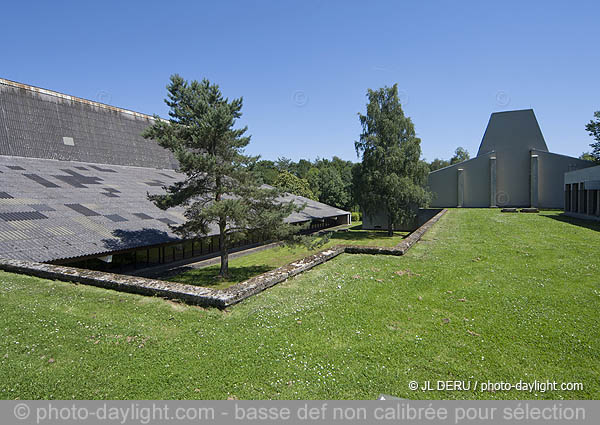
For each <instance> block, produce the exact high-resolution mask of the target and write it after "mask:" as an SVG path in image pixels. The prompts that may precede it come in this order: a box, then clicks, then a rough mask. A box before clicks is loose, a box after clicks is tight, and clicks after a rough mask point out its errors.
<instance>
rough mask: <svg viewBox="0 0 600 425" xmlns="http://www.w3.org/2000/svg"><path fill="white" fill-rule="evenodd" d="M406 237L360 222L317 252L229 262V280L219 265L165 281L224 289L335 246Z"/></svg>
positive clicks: (298, 250) (279, 250)
mask: <svg viewBox="0 0 600 425" xmlns="http://www.w3.org/2000/svg"><path fill="white" fill-rule="evenodd" d="M407 234H408V232H395V233H394V236H391V237H390V236H387V234H386V232H382V231H369V230H362V229H361V223H360V222H358V223H356V224H355V225H354V226H353V227H351V228H350V229H349V230H348V231H347V232H335V233H333V234H331V235H330V238H329V241H328V242H327V243H325V244H323V245H322V246H321V247H320V248H318V249H315V250H309V249H308V248H305V247H294V248H291V247H276V248H271V249H266V250H264V251H258V252H255V253H253V254H248V255H246V256H244V257H238V258H233V259H231V260H230V261H229V273H230V277H229V279H227V280H223V279H219V278H218V274H219V268H220V266H219V265H214V266H208V267H203V268H201V269H191V270H187V271H185V272H183V273H181V274H178V275H176V276H171V277H168V278H167V279H166V280H169V281H172V282H181V283H187V284H189V285H198V286H206V287H209V288H215V289H223V288H227V287H228V286H231V285H234V284H236V283H239V282H243V281H245V280H247V279H250V278H251V277H253V276H258V275H259V274H262V273H265V272H268V271H271V270H274V269H276V268H278V267H281V266H284V265H286V264H288V263H291V262H292V261H295V260H298V259H300V258H304V257H306V256H307V255H310V254H314V253H316V252H318V251H319V250H322V249H326V248H328V247H330V246H333V245H340V244H345V245H368V246H395V245H398V244H399V243H400V242H402V239H404V238H405V237H406V235H407Z"/></svg>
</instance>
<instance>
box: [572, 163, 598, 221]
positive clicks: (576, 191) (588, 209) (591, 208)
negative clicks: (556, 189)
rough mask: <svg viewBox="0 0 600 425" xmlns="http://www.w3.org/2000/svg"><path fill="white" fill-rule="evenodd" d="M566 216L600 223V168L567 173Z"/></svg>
mask: <svg viewBox="0 0 600 425" xmlns="http://www.w3.org/2000/svg"><path fill="white" fill-rule="evenodd" d="M564 196H565V208H564V212H565V214H566V215H568V216H571V217H577V218H583V219H587V220H598V221H600V166H596V167H591V168H586V169H583V170H577V171H571V172H568V173H565V183H564Z"/></svg>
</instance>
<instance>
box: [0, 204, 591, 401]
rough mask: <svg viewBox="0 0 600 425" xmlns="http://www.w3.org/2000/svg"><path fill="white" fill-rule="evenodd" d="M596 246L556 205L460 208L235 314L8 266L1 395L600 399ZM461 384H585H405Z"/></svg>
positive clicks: (1, 308)
mask: <svg viewBox="0 0 600 425" xmlns="http://www.w3.org/2000/svg"><path fill="white" fill-rule="evenodd" d="M598 252H600V226H598V225H594V226H592V225H590V226H587V227H586V226H583V225H576V224H572V223H570V222H565V221H562V220H560V219H558V216H557V213H556V212H543V213H542V214H539V215H538V214H503V213H500V212H499V211H498V210H492V209H490V210H487V209H482V210H473V209H457V210H450V211H449V213H448V214H446V215H445V216H444V217H443V218H442V219H441V220H440V221H439V222H438V223H437V224H436V225H435V226H433V228H432V229H431V230H430V231H429V232H428V233H427V234H426V235H425V236H424V239H423V241H421V242H420V243H418V244H416V245H415V247H413V248H412V249H411V250H410V251H409V252H408V254H407V255H405V256H403V257H393V256H368V255H349V254H344V255H341V256H339V257H337V258H335V259H334V260H332V261H329V262H327V263H325V264H323V265H321V266H319V267H316V268H315V269H313V270H311V271H309V272H306V273H304V274H302V275H300V276H297V277H296V278H293V279H290V280H288V281H286V282H284V283H282V284H279V285H277V286H276V287H273V288H271V289H269V290H267V291H265V292H263V293H261V294H259V295H257V296H255V297H252V298H250V299H248V300H246V301H244V302H243V303H241V304H239V305H236V306H234V307H232V308H230V309H229V310H228V311H219V310H216V309H206V310H205V309H201V308H197V307H191V306H186V305H182V304H177V303H172V302H167V301H164V300H161V299H158V298H150V297H144V296H138V295H132V294H124V293H119V292H115V291H111V290H104V289H100V288H95V287H89V286H85V285H75V284H70V283H63V282H53V281H48V280H43V279H38V278H34V277H26V276H19V275H14V274H8V273H0V315H1V317H2V326H0V376H2V379H1V380H0V391H1V397H2V398H6V399H14V398H20V399H30V398H33V399H36V398H84V399H87V398H93V399H95V398H103V399H121V398H134V399H137V398H141V399H144V398H152V399H155V398H158V399H161V398H167V399H168V398H217V399H224V398H227V397H237V398H240V399H246V398H309V399H337V398H343V399H351V398H365V399H374V398H376V397H377V396H378V395H379V394H380V393H386V394H392V395H394V396H398V397H402V398H409V399H415V398H451V399H455V398H506V399H514V398H519V399H538V398H546V399H551V398H556V399H561V398H565V399H587V398H596V399H597V398H599V397H600V321H599V315H600V313H599V312H600V279H599V276H600V270H599V262H600V259H599V256H598ZM50 360H52V361H50ZM455 379H457V380H469V379H470V380H478V381H479V382H481V381H488V380H490V381H505V382H513V383H514V382H518V381H519V380H523V381H525V382H533V381H534V380H538V381H546V380H554V381H558V382H563V381H564V382H581V383H583V385H584V389H583V390H582V391H574V392H566V391H551V392H545V393H540V392H537V393H524V392H518V391H509V392H495V393H493V392H479V391H472V390H471V391H466V392H463V391H431V392H420V391H417V392H413V391H410V390H409V389H408V383H409V382H410V381H412V380H416V381H419V382H423V381H424V380H431V381H437V380H455Z"/></svg>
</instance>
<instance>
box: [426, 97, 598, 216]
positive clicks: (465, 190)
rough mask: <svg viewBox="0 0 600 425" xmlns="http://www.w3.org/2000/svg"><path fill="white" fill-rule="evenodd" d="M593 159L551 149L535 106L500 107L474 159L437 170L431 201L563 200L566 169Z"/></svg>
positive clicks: (541, 204)
mask: <svg viewBox="0 0 600 425" xmlns="http://www.w3.org/2000/svg"><path fill="white" fill-rule="evenodd" d="M592 165H593V164H592V163H591V162H589V161H583V160H580V159H577V158H572V157H569V156H565V155H559V154H555V153H551V152H549V151H548V147H547V146H546V142H545V140H544V136H543V135H542V132H541V130H540V127H539V125H538V122H537V120H536V118H535V114H534V113H533V110H532V109H525V110H520V111H506V112H496V113H493V114H492V115H491V117H490V120H489V123H488V125H487V128H486V130H485V134H484V135H483V140H482V141H481V145H480V146H479V151H478V152H477V156H476V157H475V158H472V159H470V160H467V161H464V162H461V163H458V164H454V165H451V166H449V167H445V168H442V169H440V170H436V171H433V172H431V173H430V174H429V188H430V190H431V191H432V193H433V201H432V203H431V205H432V206H433V207H496V206H498V207H506V206H511V207H538V208H559V209H562V208H563V206H564V199H565V195H564V190H563V178H564V174H565V173H566V172H567V171H572V170H577V169H581V168H586V167H590V166H592Z"/></svg>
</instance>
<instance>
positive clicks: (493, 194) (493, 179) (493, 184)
mask: <svg viewBox="0 0 600 425" xmlns="http://www.w3.org/2000/svg"><path fill="white" fill-rule="evenodd" d="M495 206H496V157H495V156H492V157H490V207H492V208H493V207H495Z"/></svg>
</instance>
